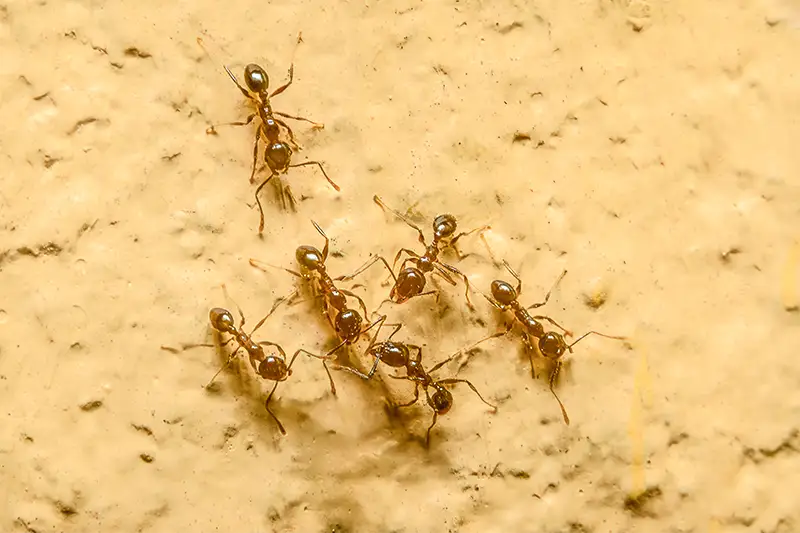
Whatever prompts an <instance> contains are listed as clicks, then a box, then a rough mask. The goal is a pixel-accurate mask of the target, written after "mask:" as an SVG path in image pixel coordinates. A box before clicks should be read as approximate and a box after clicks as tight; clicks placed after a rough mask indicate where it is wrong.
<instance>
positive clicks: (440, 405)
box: [428, 385, 453, 415]
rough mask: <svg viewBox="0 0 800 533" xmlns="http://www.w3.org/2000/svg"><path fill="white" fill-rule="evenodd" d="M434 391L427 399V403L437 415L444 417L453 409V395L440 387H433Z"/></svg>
mask: <svg viewBox="0 0 800 533" xmlns="http://www.w3.org/2000/svg"><path fill="white" fill-rule="evenodd" d="M433 386H434V387H435V388H436V391H435V392H434V393H433V394H432V395H431V396H430V397H429V399H428V403H429V404H430V406H431V407H432V408H433V410H434V411H436V413H437V414H440V415H444V414H447V412H448V411H449V410H450V408H451V407H453V395H452V394H451V393H450V391H449V390H447V389H445V388H444V387H443V386H442V385H433Z"/></svg>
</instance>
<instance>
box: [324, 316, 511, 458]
mask: <svg viewBox="0 0 800 533" xmlns="http://www.w3.org/2000/svg"><path fill="white" fill-rule="evenodd" d="M399 330H400V325H395V326H394V331H392V333H390V334H389V336H388V337H387V338H386V340H385V341H383V342H381V343H377V344H376V343H375V339H373V341H372V342H371V343H370V345H369V347H368V348H367V351H366V353H368V354H370V355H372V356H373V357H374V358H375V362H374V363H373V365H372V368H371V369H370V371H369V372H368V373H366V374H364V373H362V372H360V371H358V370H356V369H355V368H351V367H348V366H341V365H334V369H336V370H345V371H347V372H350V373H352V374H355V375H356V376H359V377H360V378H362V379H365V380H369V379H371V378H372V376H373V375H374V374H375V371H376V370H377V368H378V363H379V362H381V361H383V363H385V364H386V365H388V366H390V367H392V368H405V369H406V375H405V376H393V375H391V374H389V377H390V378H393V379H405V380H408V381H413V382H414V399H413V400H411V401H410V402H408V403H404V404H399V405H395V407H397V408H399V407H410V406H411V405H414V404H415V403H417V401H418V400H419V388H420V387H422V388H423V389H424V390H425V397H426V399H427V401H428V405H429V406H430V408H431V409H432V410H433V420H432V421H431V425H430V426H429V427H428V432H427V434H426V437H425V445H426V446H430V440H431V430H432V429H433V427H434V426H435V425H436V420H437V419H438V417H439V415H445V414H447V413H448V412H449V411H450V409H451V408H452V407H453V395H452V393H451V392H450V391H449V390H447V388H445V385H450V384H454V383H466V384H467V385H469V388H471V389H472V391H473V392H474V393H475V394H477V395H478V398H480V399H481V401H482V402H483V403H485V404H486V405H488V406H489V407H491V408H492V412H493V413H494V412H497V406H495V405H492V404H490V403H489V402H487V401H486V400H485V399H484V398H483V396H481V393H480V392H478V389H476V388H475V386H474V385H473V384H472V383H470V382H469V381H467V380H466V379H456V378H448V379H439V380H437V379H434V378H433V377H432V376H431V374H433V373H434V372H435V371H437V370H438V369H440V368H441V367H442V366H444V365H445V364H447V363H448V362H450V361H451V360H452V359H453V358H454V357H455V355H457V354H458V353H460V351H459V352H456V354H454V355H452V356H450V357H448V358H447V359H445V360H444V361H442V362H440V363H438V364H437V365H435V366H434V367H433V368H431V369H430V370H428V371H426V370H425V368H424V367H423V366H422V348H421V347H420V346H417V345H415V344H406V343H403V342H393V341H392V340H391V339H392V337H393V336H394V334H395V333H397V332H398V331H399ZM503 334H504V333H496V334H494V335H490V336H488V337H486V338H484V339H481V340H480V341H478V342H476V343H475V344H473V345H472V346H471V347H470V348H469V349H470V350H471V349H472V348H474V347H475V346H477V345H478V344H480V343H481V342H483V341H486V340H488V339H491V338H493V337H499V336H500V335H503ZM412 351H413V352H415V354H414V356H413V357H412V355H411V352H412ZM429 388H431V389H433V394H430V393H429V392H428V389H429Z"/></svg>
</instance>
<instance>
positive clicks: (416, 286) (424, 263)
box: [343, 196, 490, 310]
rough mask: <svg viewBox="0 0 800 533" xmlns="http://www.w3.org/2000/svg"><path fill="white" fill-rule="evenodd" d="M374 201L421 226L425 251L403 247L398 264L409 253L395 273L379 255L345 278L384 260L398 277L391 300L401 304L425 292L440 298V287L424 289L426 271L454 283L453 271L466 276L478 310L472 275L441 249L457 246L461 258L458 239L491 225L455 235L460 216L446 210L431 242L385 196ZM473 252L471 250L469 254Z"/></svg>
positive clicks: (397, 257) (469, 304)
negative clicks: (442, 256)
mask: <svg viewBox="0 0 800 533" xmlns="http://www.w3.org/2000/svg"><path fill="white" fill-rule="evenodd" d="M373 201H374V202H375V203H376V204H378V205H379V206H380V207H381V208H382V209H383V210H388V211H390V212H391V213H392V214H394V215H395V216H396V217H397V218H399V219H400V220H402V221H403V222H405V223H406V224H408V225H409V226H411V227H412V228H414V229H415V230H417V233H419V242H421V243H422V245H423V246H425V253H424V254H423V255H419V254H417V253H416V252H414V251H412V250H409V249H408V248H401V249H400V251H399V252H397V255H396V256H395V258H394V263H393V264H395V265H396V264H397V261H398V260H399V259H400V256H401V255H402V254H403V253H404V252H405V253H406V254H407V255H408V256H409V257H407V258H406V259H405V260H404V261H403V263H402V264H401V265H400V272H399V273H398V274H397V276H396V277H395V275H394V272H393V271H392V269H391V268H390V267H389V264H388V263H387V262H386V259H384V258H383V257H381V256H375V257H373V258H372V259H371V260H369V261H368V262H367V263H365V264H364V265H363V266H362V267H361V268H359V269H358V270H357V271H356V272H354V273H353V274H352V275H351V276H347V277H345V278H343V279H345V280H350V279H352V278H354V277H355V276H357V275H359V274H360V273H361V272H363V271H364V270H366V269H367V268H369V267H371V266H372V265H373V264H375V263H376V262H378V261H382V262H383V264H384V265H385V266H386V268H387V269H388V270H389V272H390V273H391V274H392V278H393V279H394V286H393V287H392V290H391V292H390V293H389V299H390V301H392V302H394V303H398V304H401V303H403V302H406V301H408V300H410V299H411V298H414V297H417V296H425V295H429V294H435V295H436V297H437V299H438V295H439V293H438V291H436V290H431V291H427V292H422V291H423V290H424V289H425V274H429V273H433V274H438V275H439V276H441V277H442V278H443V279H444V280H445V281H447V282H448V283H449V284H451V285H455V284H456V282H455V280H453V278H452V276H451V274H455V275H457V276H459V277H461V278H462V279H463V280H464V283H465V285H466V290H465V291H464V296H465V297H466V299H467V306H468V307H469V308H470V309H472V310H474V309H475V307H474V306H473V305H472V301H471V300H470V298H469V292H470V284H469V278H468V277H467V276H466V275H465V274H464V273H463V272H461V271H460V270H458V269H457V268H456V267H454V266H451V265H448V264H447V263H444V262H443V261H441V260H440V259H439V253H440V252H441V251H442V250H443V249H444V248H448V247H449V248H452V249H453V250H455V252H456V254H457V255H458V256H459V258H464V257H466V255H462V254H461V253H460V252H459V251H458V248H456V242H457V241H458V239H460V238H461V237H464V236H466V235H469V234H471V233H474V232H476V231H480V232H481V233H483V232H484V231H486V230H487V229H490V227H489V226H484V227H482V228H476V229H473V230H471V231H465V232H461V233H459V234H458V235H455V236H453V234H454V233H455V232H456V229H457V224H456V217H454V216H453V215H450V214H443V215H438V216H437V217H436V218H435V219H434V220H433V241H432V242H431V243H430V244H426V241H425V235H424V234H423V233H422V230H421V229H419V227H418V226H417V225H416V224H414V223H413V222H411V221H410V220H409V219H408V218H406V217H405V216H403V215H401V214H400V213H398V212H397V211H395V210H394V209H392V208H390V207H389V206H387V205H386V204H385V203H384V202H383V200H381V199H380V198H379V197H378V196H374V197H373ZM467 255H469V254H467ZM409 262H410V263H412V264H413V265H414V266H411V267H406V264H407V263H409Z"/></svg>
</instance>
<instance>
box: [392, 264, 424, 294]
mask: <svg viewBox="0 0 800 533" xmlns="http://www.w3.org/2000/svg"><path fill="white" fill-rule="evenodd" d="M424 288H425V274H423V273H422V272H420V271H419V269H416V268H414V267H408V268H404V269H403V270H401V271H400V273H399V274H398V275H397V283H395V286H394V287H393V288H392V294H390V297H391V298H392V299H394V298H395V296H397V299H399V300H402V301H406V300H408V299H409V298H411V297H413V296H416V295H418V294H419V293H421V292H422V290H423V289H424Z"/></svg>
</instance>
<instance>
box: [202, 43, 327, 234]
mask: <svg viewBox="0 0 800 533" xmlns="http://www.w3.org/2000/svg"><path fill="white" fill-rule="evenodd" d="M302 40H303V39H302V33H301V34H300V35H298V37H297V44H296V45H295V50H296V49H297V45H299V44H300V43H301V42H302ZM197 42H198V44H199V45H200V46H201V47H202V48H203V50H205V46H203V40H202V39H201V38H200V37H198V38H197ZM206 53H208V52H207V51H206ZM292 55H293V56H294V54H292ZM223 68H224V69H225V72H227V73H228V76H230V78H231V80H233V83H235V84H236V87H238V88H239V90H240V91H241V92H242V94H243V95H244V96H245V98H247V99H248V100H249V101H250V102H252V103H253V104H255V107H256V112H255V113H251V114H250V115H249V116H248V117H247V119H246V120H244V121H241V122H228V123H225V124H218V125H217V126H247V125H248V124H250V123H251V122H253V120H254V119H255V118H256V117H258V118H259V120H260V121H261V124H259V126H258V129H257V130H256V137H255V141H254V142H253V169H252V171H251V172H250V183H255V175H256V162H257V161H258V143H259V141H260V140H261V138H262V137H263V138H264V139H265V141H266V149H265V150H264V162H265V163H266V166H267V167H268V168H269V170H270V175H269V177H268V178H267V179H265V180H264V181H263V182H261V185H259V186H258V188H257V189H256V192H255V198H256V203H257V204H258V210H259V217H260V218H259V224H258V234H259V235H261V234H262V233H263V231H264V209H263V207H262V206H261V200H260V199H259V197H258V195H259V193H260V192H261V189H263V188H264V186H265V185H266V184H267V183H268V182H269V181H270V180H271V179H272V178H274V177H279V176H280V175H281V174H285V173H286V172H287V171H288V170H289V169H290V168H294V167H303V166H306V165H317V166H318V167H319V169H320V171H322V175H323V176H325V179H326V180H328V183H329V184H330V185H331V186H332V187H333V188H334V189H335V190H336V191H339V190H341V189H340V188H339V186H338V185H337V184H336V183H334V182H333V181H332V180H331V179H330V177H328V173H327V172H325V169H324V168H323V166H322V163H320V162H319V161H304V162H302V163H295V164H292V163H291V159H292V149H291V148H290V147H289V144H287V143H285V142H282V141H281V140H280V133H281V126H283V127H284V128H285V129H286V132H287V133H288V134H289V143H291V144H292V145H293V146H294V147H295V149H296V150H299V149H300V147H299V146H298V145H297V143H296V142H295V140H294V133H293V132H292V129H291V128H290V127H289V125H288V124H286V122H284V121H283V120H281V119H279V118H277V117H276V116H275V115H278V116H281V117H285V118H290V119H293V120H303V121H306V122H310V123H311V124H313V125H314V127H315V128H320V129H321V128H323V127H324V125H323V124H318V123H316V122H314V121H313V120H310V119H307V118H304V117H298V116H294V115H289V114H286V113H282V112H280V111H275V110H273V109H272V103H271V102H270V98H272V97H274V96H277V95H279V94H281V93H282V92H283V91H285V90H286V89H287V88H288V87H289V86H290V85H291V84H292V81H293V79H294V59H292V62H291V64H290V66H289V81H287V82H286V83H285V84H283V85H281V86H280V87H278V88H277V89H275V90H274V91H272V93H270V92H269V90H268V89H269V76H267V72H266V71H265V70H264V69H263V68H262V67H261V66H259V65H257V64H255V63H250V64H248V65H247V66H246V67H245V68H244V80H245V85H247V88H245V87H243V86H242V85H241V84H240V83H239V80H237V79H236V76H234V75H233V72H231V70H230V69H229V68H228V66H227V65H223ZM217 126H210V127H209V128H208V129H207V130H206V133H208V134H216V127H217ZM279 187H280V185H279ZM280 195H281V201H282V203H283V206H284V208H285V207H286V205H287V200H286V199H287V198H288V200H289V201H288V203H289V204H291V207H292V209H295V207H296V205H297V201H296V200H295V198H294V195H293V194H292V190H291V188H290V187H289V186H288V185H285V186H283V187H281V188H280Z"/></svg>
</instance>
